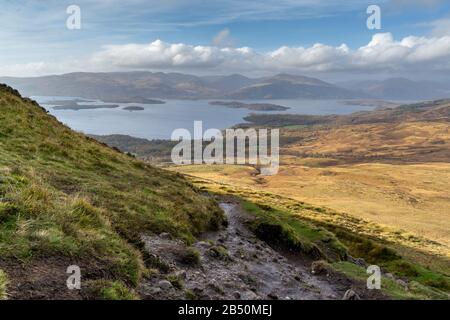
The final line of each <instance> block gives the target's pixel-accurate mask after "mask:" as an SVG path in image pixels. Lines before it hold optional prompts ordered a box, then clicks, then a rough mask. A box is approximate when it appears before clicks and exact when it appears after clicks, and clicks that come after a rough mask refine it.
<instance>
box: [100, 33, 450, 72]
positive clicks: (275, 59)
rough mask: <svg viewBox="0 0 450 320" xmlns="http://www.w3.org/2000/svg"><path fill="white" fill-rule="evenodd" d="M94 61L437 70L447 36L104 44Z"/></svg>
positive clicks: (448, 46) (447, 58) (449, 44)
mask: <svg viewBox="0 0 450 320" xmlns="http://www.w3.org/2000/svg"><path fill="white" fill-rule="evenodd" d="M92 63H93V64H96V65H105V66H107V65H110V66H115V67H117V68H124V69H161V70H164V69H175V70H182V69H195V68H202V69H213V70H217V71H233V72H245V71H249V70H261V71H280V70H286V69H287V70H295V71H310V72H335V71H347V72H348V71H360V72H363V71H384V72H385V71H402V70H409V71H411V70H412V69H413V70H424V69H426V70H442V69H449V67H450V35H444V36H441V37H429V38H427V37H415V36H409V37H405V38H403V39H401V40H398V41H397V40H395V39H394V37H393V36H392V34H391V33H379V34H375V35H374V36H373V37H372V40H371V41H370V42H369V43H368V44H367V45H365V46H362V47H360V48H357V49H355V50H352V49H350V48H349V47H348V46H347V45H346V44H342V45H340V46H337V47H335V46H329V45H325V44H321V43H317V44H314V45H313V46H311V47H281V48H278V49H276V50H274V51H271V52H266V53H260V52H256V51H255V50H253V49H251V48H248V47H241V48H232V47H227V48H223V47H220V46H194V45H188V44H183V43H178V44H172V43H166V42H163V41H161V40H156V41H154V42H152V43H149V44H127V45H119V46H107V47H105V48H104V49H103V50H101V51H100V52H98V53H96V54H95V55H94V56H93V57H92Z"/></svg>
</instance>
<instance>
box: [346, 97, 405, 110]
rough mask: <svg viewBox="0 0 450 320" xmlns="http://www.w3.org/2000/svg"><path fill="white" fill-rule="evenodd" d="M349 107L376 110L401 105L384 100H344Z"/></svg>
mask: <svg viewBox="0 0 450 320" xmlns="http://www.w3.org/2000/svg"><path fill="white" fill-rule="evenodd" d="M342 102H343V103H345V104H346V105H349V106H365V107H376V108H395V107H398V106H399V105H400V103H396V102H391V101H384V100H372V99H365V100H344V101H342Z"/></svg>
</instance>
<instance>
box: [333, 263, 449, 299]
mask: <svg viewBox="0 0 450 320" xmlns="http://www.w3.org/2000/svg"><path fill="white" fill-rule="evenodd" d="M331 267H332V268H333V269H334V270H336V271H339V272H342V273H344V274H345V275H346V276H348V277H350V278H353V279H356V280H360V281H363V282H365V281H366V280H367V277H368V274H367V273H366V270H365V269H364V268H362V267H360V266H358V265H355V264H352V263H350V262H344V261H341V262H335V263H333V264H331ZM408 287H409V288H408V290H405V288H404V287H402V286H401V285H399V284H398V283H397V282H396V281H394V280H392V279H389V278H386V277H384V276H383V277H382V279H381V290H383V291H384V292H385V293H386V294H388V295H389V296H391V297H392V298H394V299H418V300H419V299H420V300H423V299H449V297H448V294H446V293H445V292H442V291H440V290H437V289H435V288H430V287H427V286H424V285H422V284H420V283H418V282H416V281H414V280H411V279H410V280H409V286H408Z"/></svg>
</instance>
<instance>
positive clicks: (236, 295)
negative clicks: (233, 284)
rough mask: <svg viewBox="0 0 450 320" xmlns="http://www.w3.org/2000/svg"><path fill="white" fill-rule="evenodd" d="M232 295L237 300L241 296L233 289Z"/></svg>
mask: <svg viewBox="0 0 450 320" xmlns="http://www.w3.org/2000/svg"><path fill="white" fill-rule="evenodd" d="M233 297H234V298H235V299H237V300H239V299H240V298H241V293H240V292H239V291H235V292H233Z"/></svg>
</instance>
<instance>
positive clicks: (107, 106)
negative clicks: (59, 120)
mask: <svg viewBox="0 0 450 320" xmlns="http://www.w3.org/2000/svg"><path fill="white" fill-rule="evenodd" d="M118 107H119V105H118V104H93V105H84V104H83V105H81V104H78V103H72V104H63V105H61V106H55V107H53V109H54V110H75V111H78V110H90V109H114V108H118Z"/></svg>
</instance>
